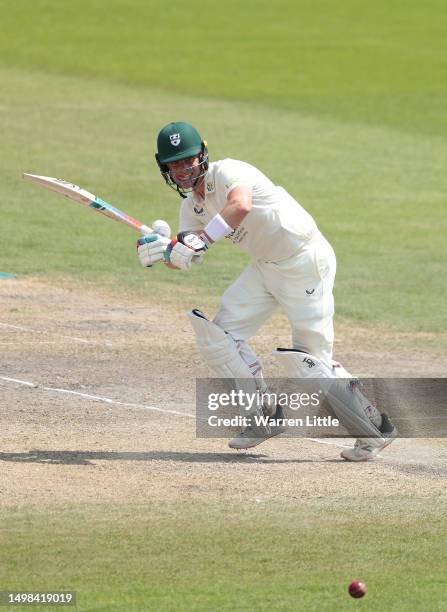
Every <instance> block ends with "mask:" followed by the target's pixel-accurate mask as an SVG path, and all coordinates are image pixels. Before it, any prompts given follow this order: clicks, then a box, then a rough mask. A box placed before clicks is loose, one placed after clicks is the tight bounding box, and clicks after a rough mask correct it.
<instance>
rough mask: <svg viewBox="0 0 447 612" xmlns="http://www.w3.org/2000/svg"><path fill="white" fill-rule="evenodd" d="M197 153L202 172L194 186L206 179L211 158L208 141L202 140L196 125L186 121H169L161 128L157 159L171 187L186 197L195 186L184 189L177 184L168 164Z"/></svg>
mask: <svg viewBox="0 0 447 612" xmlns="http://www.w3.org/2000/svg"><path fill="white" fill-rule="evenodd" d="M196 155H198V156H199V158H200V167H201V172H200V174H199V176H198V177H197V179H196V182H195V184H194V187H196V186H197V185H198V184H199V182H201V181H203V180H204V177H205V175H206V173H207V171H208V167H209V159H208V147H207V143H206V141H205V140H202V138H201V136H200V134H199V132H198V131H197V130H196V128H195V127H193V126H192V125H191V124H190V123H186V122H184V121H176V122H173V123H168V125H165V127H164V128H163V129H162V130H160V133H159V134H158V138H157V153H156V154H155V159H156V160H157V164H158V167H159V169H160V172H161V175H162V176H163V178H164V179H165V181H166V183H167V184H168V185H169V187H172V189H175V190H176V191H177V192H178V193H179V194H180V195H181V196H182V198H185V197H186V195H187V194H188V193H189V192H191V191H192V190H193V187H191V188H188V189H184V188H182V187H181V186H180V185H177V183H176V182H175V180H174V179H173V178H172V176H171V174H170V172H169V167H168V164H170V163H172V162H176V161H181V160H182V159H188V158H189V157H195V156H196Z"/></svg>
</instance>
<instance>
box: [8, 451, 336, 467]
mask: <svg viewBox="0 0 447 612" xmlns="http://www.w3.org/2000/svg"><path fill="white" fill-rule="evenodd" d="M0 461H12V462H17V463H47V464H51V465H57V464H65V465H94V464H93V463H92V461H178V462H180V463H243V462H250V463H251V462H256V463H261V464H263V463H275V464H279V463H331V462H333V461H337V462H338V461H339V460H338V459H337V460H334V459H327V460H321V459H317V460H313V459H274V458H271V457H268V456H267V455H260V454H253V453H243V452H241V453H235V452H228V453H200V452H199V453H188V452H175V451H147V452H115V451H51V450H33V451H28V452H27V453H0Z"/></svg>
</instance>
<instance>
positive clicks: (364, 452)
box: [340, 412, 397, 461]
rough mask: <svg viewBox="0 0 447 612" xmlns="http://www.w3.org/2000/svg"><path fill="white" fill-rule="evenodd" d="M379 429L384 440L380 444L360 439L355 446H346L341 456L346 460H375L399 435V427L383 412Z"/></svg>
mask: <svg viewBox="0 0 447 612" xmlns="http://www.w3.org/2000/svg"><path fill="white" fill-rule="evenodd" d="M379 430H380V432H381V434H382V437H383V438H387V440H384V441H383V442H382V444H381V445H380V446H372V445H371V444H368V443H367V442H365V441H363V440H362V439H359V440H357V441H356V443H355V444H354V448H346V449H345V450H343V451H342V452H341V453H340V456H341V457H342V458H343V459H346V461H373V460H374V459H375V458H376V457H377V455H378V454H379V453H380V451H382V450H383V449H384V448H386V447H387V446H388V445H389V444H391V442H392V441H393V440H394V439H395V438H396V436H397V429H396V427H395V426H394V425H393V423H392V422H391V421H390V419H389V418H388V416H387V415H386V414H385V413H384V412H383V413H382V423H381V425H380V427H379Z"/></svg>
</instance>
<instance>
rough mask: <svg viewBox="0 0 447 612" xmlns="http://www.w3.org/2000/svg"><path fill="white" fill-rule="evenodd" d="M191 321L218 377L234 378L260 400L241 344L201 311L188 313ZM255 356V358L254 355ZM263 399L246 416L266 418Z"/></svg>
mask: <svg viewBox="0 0 447 612" xmlns="http://www.w3.org/2000/svg"><path fill="white" fill-rule="evenodd" d="M188 318H189V320H190V321H191V325H192V327H193V330H194V332H195V334H196V340H197V345H198V348H199V351H200V353H201V354H202V357H203V358H204V360H205V362H206V363H207V364H208V365H209V366H210V367H211V369H212V370H213V371H214V372H215V373H216V374H217V376H218V377H219V378H226V379H231V380H232V381H234V382H232V384H234V387H235V388H236V389H242V390H243V391H245V392H246V393H250V394H253V395H254V396H256V397H257V391H258V383H257V380H256V378H255V377H254V376H253V374H252V371H251V369H250V367H249V365H248V364H247V363H246V362H245V361H244V359H242V357H241V354H240V351H239V348H238V344H237V343H236V341H235V340H234V339H233V338H232V337H231V335H230V334H228V333H227V332H225V331H224V330H223V329H222V328H221V327H219V326H218V325H216V324H215V323H213V322H212V321H209V320H208V319H207V318H206V317H205V315H204V314H203V313H202V312H200V311H199V310H196V309H194V310H192V311H191V312H188ZM247 346H248V345H247ZM250 350H251V349H250ZM252 355H254V353H253V352H252ZM255 394H256V395H255ZM259 398H260V401H259V402H257V401H255V402H254V403H253V408H252V409H251V410H250V411H246V410H244V412H243V414H244V415H247V414H254V413H255V414H259V415H261V416H262V415H263V414H264V413H263V411H262V399H261V396H260V395H259Z"/></svg>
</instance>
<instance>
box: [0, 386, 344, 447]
mask: <svg viewBox="0 0 447 612" xmlns="http://www.w3.org/2000/svg"><path fill="white" fill-rule="evenodd" d="M0 379H1V380H6V381H8V382H14V383H17V384H19V385H24V386H26V387H34V388H36V389H42V390H44V391H52V392H54V393H66V394H70V395H76V396H79V397H83V398H85V399H91V400H93V401H95V402H104V403H105V404H115V406H127V407H129V408H142V409H143V410H153V411H155V412H162V413H164V414H176V415H178V416H183V417H189V418H191V419H194V418H195V415H194V414H191V413H190V412H179V411H177V410H167V409H164V408H157V407H156V406H147V405H145V404H132V403H129V402H119V401H117V400H113V399H111V398H110V397H104V396H102V395H90V394H89V393H80V392H79V391H72V390H71V389H58V388H56V387H43V386H42V387H39V385H36V384H35V383H32V382H29V381H27V380H19V379H17V378H9V377H7V376H0ZM307 440H309V441H310V442H317V443H318V444H329V445H331V446H338V448H349V447H348V446H346V445H345V444H339V443H338V442H331V441H329V440H319V439H317V438H307Z"/></svg>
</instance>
